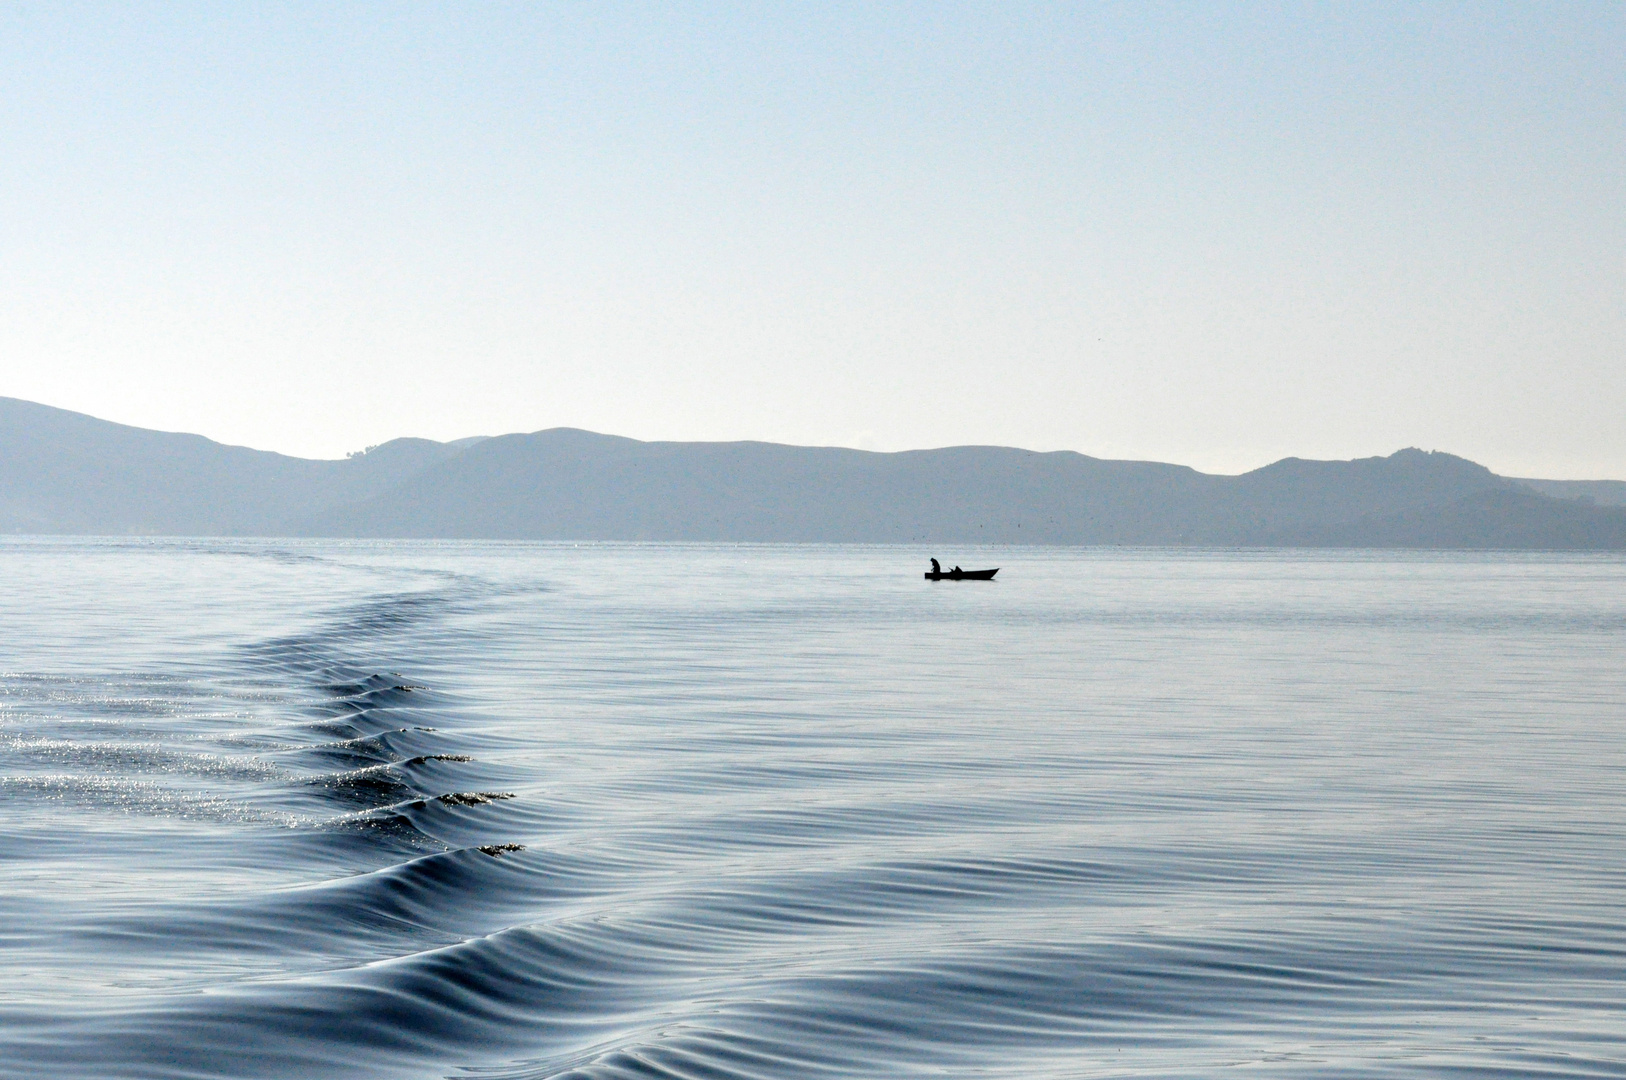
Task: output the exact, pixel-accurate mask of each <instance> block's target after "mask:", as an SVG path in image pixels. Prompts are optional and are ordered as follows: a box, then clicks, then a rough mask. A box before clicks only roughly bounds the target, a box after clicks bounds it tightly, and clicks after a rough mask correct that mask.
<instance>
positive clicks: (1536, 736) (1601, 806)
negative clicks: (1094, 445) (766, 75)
mask: <svg viewBox="0 0 1626 1080" xmlns="http://www.w3.org/2000/svg"><path fill="white" fill-rule="evenodd" d="M927 554H931V553H929V552H916V551H913V550H906V549H900V548H887V547H732V546H635V545H621V546H610V545H607V546H582V547H571V546H556V545H555V546H550V545H521V544H428V543H364V542H355V543H337V542H335V543H326V542H309V543H305V542H299V543H288V542H243V541H231V542H227V541H194V542H181V541H177V542H168V541H85V540H71V539H63V540H43V539H26V538H25V539H18V538H12V539H9V540H4V541H0V973H3V976H4V977H3V979H0V1075H4V1076H7V1077H43V1076H53V1077H55V1076H63V1077H80V1076H82V1077H137V1076H139V1077H261V1076H265V1077H301V1078H304V1077H328V1076H332V1077H339V1076H344V1077H388V1078H391V1080H400V1078H412V1077H441V1076H459V1077H463V1076H474V1077H481V1078H488V1080H496V1078H522V1077H523V1078H542V1077H559V1076H571V1077H603V1078H609V1077H634V1076H636V1077H659V1076H672V1077H692V1078H702V1077H704V1078H720V1077H814V1078H816V1077H837V1076H840V1077H901V1076H924V1075H952V1076H979V1077H1025V1078H1026V1077H1085V1076H1126V1075H1155V1076H1163V1077H1170V1076H1192V1077H1198V1076H1201V1077H1212V1076H1216V1075H1219V1074H1220V1072H1221V1070H1224V1071H1225V1074H1226V1075H1245V1076H1246V1075H1271V1076H1442V1075H1462V1074H1466V1075H1479V1076H1528V1075H1543V1076H1551V1077H1558V1076H1622V1075H1626V915H1623V911H1626V907H1623V901H1626V891H1623V887H1626V790H1623V788H1626V769H1623V766H1626V663H1623V661H1626V651H1623V646H1626V560H1622V559H1621V558H1619V557H1612V556H1602V557H1563V556H1533V557H1526V556H1505V555H1488V556H1487V555H1390V554H1383V555H1367V554H1350V553H1343V554H1339V553H1332V554H1306V553H1272V554H1264V553H1247V552H1243V553H1237V552H1165V551H1117V550H1033V549H1004V550H996V551H983V552H972V551H962V550H957V551H952V552H947V551H945V552H938V553H937V554H939V555H944V556H948V557H950V558H951V559H952V560H953V561H956V562H960V563H962V564H963V565H966V566H971V565H973V564H976V565H984V564H986V565H1002V566H1003V567H1004V569H1003V570H1002V572H1001V574H1000V577H999V580H998V581H997V582H994V583H990V584H981V583H940V584H928V583H926V582H923V581H922V580H921V577H920V571H921V569H922V567H923V565H924V560H925V556H926V555H927Z"/></svg>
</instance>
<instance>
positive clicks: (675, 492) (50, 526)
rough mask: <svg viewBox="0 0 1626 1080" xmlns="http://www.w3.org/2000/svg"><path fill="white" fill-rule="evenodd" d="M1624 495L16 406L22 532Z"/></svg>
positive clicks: (1348, 521) (1084, 515) (1030, 532)
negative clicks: (417, 434) (329, 428)
mask: <svg viewBox="0 0 1626 1080" xmlns="http://www.w3.org/2000/svg"><path fill="white" fill-rule="evenodd" d="M1614 483H1616V482H1611V481H1539V480H1518V479H1512V478H1508V477H1501V476H1497V475H1495V474H1494V473H1492V472H1491V471H1490V470H1488V469H1486V468H1485V467H1484V466H1482V465H1478V464H1475V463H1474V462H1471V461H1467V460H1465V459H1463V458H1460V457H1456V456H1454V455H1451V454H1446V453H1440V452H1424V451H1421V450H1415V449H1407V450H1401V451H1399V452H1397V453H1394V454H1390V455H1389V456H1387V457H1372V458H1363V459H1360V460H1355V461H1307V460H1303V459H1299V458H1287V459H1284V460H1282V461H1278V462H1276V463H1274V464H1271V465H1267V466H1265V467H1264V468H1261V469H1256V470H1254V471H1252V472H1249V473H1244V474H1242V475H1241V476H1217V475H1211V474H1206V473H1200V472H1197V471H1196V470H1194V469H1190V468H1187V467H1185V466H1181V465H1169V464H1163V463H1158V462H1146V461H1108V460H1101V459H1098V458H1092V457H1087V456H1085V455H1082V454H1076V453H1071V452H1065V451H1063V452H1055V453H1036V452H1033V451H1027V450H1017V449H1011V448H1007V447H992V446H960V447H949V448H945V449H938V450H914V451H906V452H902V453H874V452H869V451H862V450H849V449H842V448H835V447H802V446H783V445H779V444H774V443H760V442H728V443H678V442H640V441H638V440H635V439H626V438H620V437H617V436H611V435H598V434H594V433H592V432H587V431H578V430H574V429H569V428H554V429H550V430H546V431H538V432H534V433H531V434H523V435H503V436H498V437H494V438H486V439H465V440H460V441H458V442H456V443H438V442H432V441H430V440H426V439H397V440H394V441H392V442H388V443H385V444H383V445H382V446H378V447H374V448H372V449H370V450H369V451H368V452H367V453H365V454H361V455H356V456H353V457H351V458H348V459H346V460H342V461H312V460H308V459H304V458H295V457H289V456H286V455H282V454H275V453H269V452H266V451H259V450H249V449H246V448H243V447H234V446H225V445H222V444H220V443H216V442H213V441H211V440H209V439H205V438H203V437H202V436H198V435H184V434H174V433H167V432H157V431H148V430H146V429H142V428H134V427H128V426H125V425H121V424H113V423H109V422H107V421H103V420H97V419H95V418H93V417H89V416H85V415H83V414H79V413H74V412H69V411H66V410H62V409H55V408H51V407H49V406H44V405H38V404H34V403H31V402H25V401H18V400H16V399H11V398H0V531H5V532H12V533H19V532H22V533H72V534H112V535H129V534H137V535H212V536H335V537H424V538H470V539H476V538H478V539H529V540H577V541H580V540H649V541H665V540H670V541H684V540H692V541H702V540H717V541H828V542H839V541H849V542H919V543H946V542H956V543H966V542H973V543H1016V544H1143V545H1165V544H1176V545H1225V546H1232V545H1235V546H1253V545H1264V546H1280V545H1294V546H1333V547H1338V546H1355V547H1422V548H1520V549H1561V550H1621V549H1626V508H1623V507H1621V506H1619V505H1610V503H1611V502H1613V501H1614V500H1613V498H1612V496H1613V495H1614V494H1615V489H1614V488H1613V487H1612V486H1611V485H1612V484H1614ZM1621 487H1622V488H1626V485H1621ZM1566 496H1573V497H1566ZM1600 496H1601V497H1600Z"/></svg>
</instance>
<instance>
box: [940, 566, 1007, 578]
mask: <svg viewBox="0 0 1626 1080" xmlns="http://www.w3.org/2000/svg"><path fill="white" fill-rule="evenodd" d="M997 573H999V567H997V566H996V567H994V568H993V569H992V570H961V569H960V568H959V567H955V568H954V569H953V570H928V571H926V580H927V581H992V580H994V575H995V574H997Z"/></svg>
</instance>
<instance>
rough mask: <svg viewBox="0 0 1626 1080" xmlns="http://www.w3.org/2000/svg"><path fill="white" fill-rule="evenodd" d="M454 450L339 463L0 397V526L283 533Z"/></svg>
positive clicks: (387, 451) (418, 442)
mask: <svg viewBox="0 0 1626 1080" xmlns="http://www.w3.org/2000/svg"><path fill="white" fill-rule="evenodd" d="M460 452H461V449H460V448H457V447H454V446H451V445H448V444H442V443H436V442H430V441H429V440H427V439H396V440H395V441H394V442H389V443H385V444H384V445H382V446H379V447H375V448H373V449H372V450H370V451H368V452H367V453H366V454H364V455H361V456H358V457H353V458H349V459H347V460H344V461H310V460H307V459H305V458H295V457H287V456H285V455H283V454H273V453H270V452H268V451H264V450H249V449H246V448H244V447H241V446H223V445H221V444H220V443H217V442H213V441H212V440H209V439H205V438H204V437H203V436H201V435H178V434H172V433H169V432H163V431H148V430H146V429H145V428H136V427H127V426H125V425H123V424H113V423H109V422H108V421H106V420H97V419H95V418H93V417H89V416H85V415H83V414H82V413H75V412H68V411H67V410H65V409H53V408H51V407H50V406H48V405H36V404H34V403H32V402H27V401H18V400H17V399H16V398H0V531H3V532H39V533H93V534H94V533H100V534H113V535H123V534H142V535H160V534H168V535H180V536H234V535H237V536H241V535H249V536H252V535H272V534H278V533H285V532H287V531H288V529H289V528H290V527H291V523H293V522H295V521H298V520H300V519H302V518H304V517H308V516H309V515H311V514H312V513H314V512H316V511H317V510H319V509H320V508H322V507H325V506H328V505H330V504H334V503H346V502H353V501H355V500H357V499H365V498H367V497H368V496H370V495H373V494H375V493H377V492H379V491H386V490H389V489H390V488H392V487H395V486H397V485H399V484H401V483H404V482H405V481H406V480H408V479H409V478H411V477H413V476H416V475H417V474H418V473H420V472H422V471H423V470H424V469H425V468H426V467H428V466H429V465H431V464H434V463H435V462H437V461H439V460H441V459H443V458H445V457H448V456H452V455H455V454H457V453H460Z"/></svg>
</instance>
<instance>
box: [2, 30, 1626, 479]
mask: <svg viewBox="0 0 1626 1080" xmlns="http://www.w3.org/2000/svg"><path fill="white" fill-rule="evenodd" d="M1622 57H1626V5H1623V4H1616V3H1604V2H1592V3H1579V4H1561V3H1528V4H1517V5H1497V4H1492V3H1471V4H1430V3H1418V2H1407V3H1399V4H1385V3H1378V2H1372V3H1361V4H1326V5H1322V4H1236V3H1232V4H1221V5H1206V4H1200V3H1181V4H1170V5H1159V4H1156V3H1144V2H1136V3H1124V4H1115V3H1109V4H1087V3H1068V4H1056V5H1047V4H1020V3H1014V2H1013V3H997V4H993V3H981V4H965V5H960V4H953V3H946V2H934V3H927V4H909V3H888V4H873V3H871V4H854V5H844V4H839V3H831V2H818V3H806V4H801V3H777V4H750V5H734V4H695V5H688V4H671V5H656V4H637V5H624V4H617V3H608V2H607V3H594V4H568V5H564V4H561V5H550V4H541V3H534V4H504V3H498V2H483V3H468V4H459V3H438V4H411V3H369V4H346V3H334V2H326V0H325V2H322V3H310V4H302V3H278V4H252V3H232V4H219V3H211V4H197V5H191V4H186V3H162V4H150V5H146V4H90V5H76V4H71V3H49V4H32V3H15V2H10V3H6V4H4V5H3V6H0V395H3V396H9V397H18V398H24V399H28V400H31V401H39V402H44V403H46V404H50V405H55V406H59V407H62V408H67V409H73V410H77V411H80V412H86V413H90V414H92V415H95V416H99V417H103V418H105V419H109V420H116V421H119V422H121V423H127V424H134V425H138V426H142V427H151V428H159V429H163V430H172V431H191V432H198V433H201V434H204V435H207V436H209V437H210V438H213V439H217V440H220V441H222V442H228V443H234V444H240V445H247V446H253V447H258V448H262V449H270V450H278V451H281V452H284V453H289V454H296V455H300V456H306V457H340V456H343V455H344V454H345V453H347V452H349V451H354V450H359V449H361V448H363V447H365V446H368V445H371V444H375V443H380V442H384V441H386V440H388V439H391V438H395V437H398V436H404V435H414V436H422V437H428V438H434V439H454V438H460V437H463V436H469V435H479V434H500V433H503V432H510V431H534V430H538V429H542V428H548V427H557V426H569V427H580V428H588V429H591V430H595V431H602V432H608V433H612V434H618V435H627V436H632V437H634V438H640V439H685V440H688V439H702V440H726V439H763V440H769V441H774V442H789V443H801V444H815V445H842V446H856V447H861V448H866V449H875V450H900V449H912V448H921V447H931V446H946V445H957V444H968V443H975V444H999V445H1010V446H1022V447H1027V448H1030V449H1036V450H1076V451H1079V452H1082V453H1086V454H1091V455H1095V456H1098V457H1114V458H1142V459H1153V460H1163V461H1174V462H1179V463H1183V464H1188V465H1192V466H1195V467H1197V468H1199V469H1203V470H1205V471H1211V472H1241V471H1244V470H1247V469H1251V468H1255V467H1258V466H1260V465H1263V464H1266V463H1268V462H1270V461H1273V460H1276V459H1279V458H1282V457H1286V456H1299V457H1315V458H1349V457H1364V456H1369V455H1373V454H1387V453H1390V452H1392V451H1394V450H1396V449H1399V448H1401V447H1404V446H1419V447H1422V448H1424V449H1439V450H1448V451H1450V452H1452V453H1456V454H1461V455H1463V456H1465V457H1470V458H1472V459H1474V460H1476V461H1480V462H1482V463H1484V464H1486V465H1489V466H1490V467H1491V468H1493V469H1495V470H1496V471H1498V472H1502V473H1504V474H1508V475H1516V476H1548V477H1559V478H1600V477H1609V478H1626V62H1623V61H1622V59H1621V58H1622Z"/></svg>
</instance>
